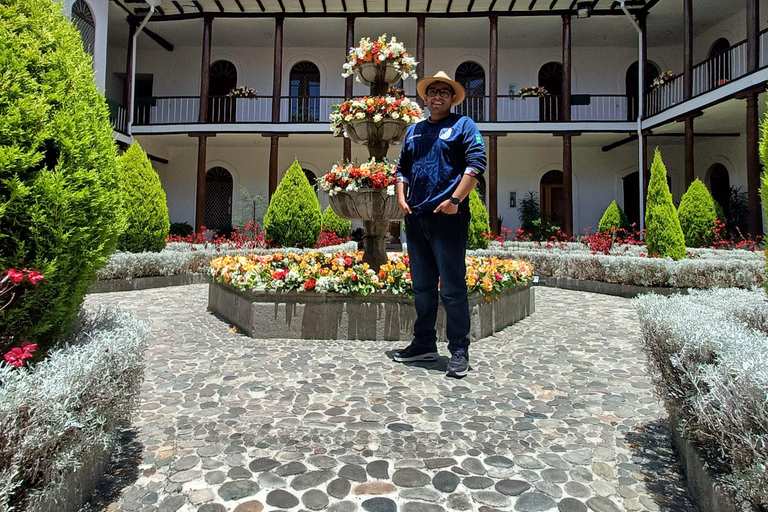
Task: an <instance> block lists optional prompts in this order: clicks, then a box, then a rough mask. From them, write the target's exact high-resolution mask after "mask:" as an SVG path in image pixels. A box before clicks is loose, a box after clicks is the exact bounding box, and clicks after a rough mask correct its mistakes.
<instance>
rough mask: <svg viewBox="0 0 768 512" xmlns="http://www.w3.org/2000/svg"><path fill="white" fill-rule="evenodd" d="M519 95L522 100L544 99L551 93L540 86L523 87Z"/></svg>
mask: <svg viewBox="0 0 768 512" xmlns="http://www.w3.org/2000/svg"><path fill="white" fill-rule="evenodd" d="M518 94H519V95H520V97H521V98H543V97H544V96H549V91H547V90H546V89H545V88H544V87H542V86H540V85H536V86H533V87H521V88H520V91H518Z"/></svg>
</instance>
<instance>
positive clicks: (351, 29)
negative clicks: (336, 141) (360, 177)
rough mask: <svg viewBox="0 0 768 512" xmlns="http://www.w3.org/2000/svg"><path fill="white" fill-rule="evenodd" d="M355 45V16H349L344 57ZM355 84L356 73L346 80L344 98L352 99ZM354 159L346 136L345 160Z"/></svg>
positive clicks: (349, 141)
mask: <svg viewBox="0 0 768 512" xmlns="http://www.w3.org/2000/svg"><path fill="white" fill-rule="evenodd" d="M354 46H355V18H354V17H352V16H350V17H349V18H347V48H346V49H345V52H344V58H346V57H347V55H348V54H349V49H350V48H352V47H354ZM354 84H355V75H352V76H348V77H347V78H346V79H345V80H344V99H347V100H349V99H352V88H353V87H354ZM351 159H352V141H351V140H349V139H348V138H347V137H344V160H345V161H349V160H351Z"/></svg>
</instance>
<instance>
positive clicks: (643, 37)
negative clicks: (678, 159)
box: [635, 13, 648, 156]
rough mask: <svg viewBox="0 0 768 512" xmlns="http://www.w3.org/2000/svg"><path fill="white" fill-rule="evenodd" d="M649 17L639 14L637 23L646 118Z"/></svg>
mask: <svg viewBox="0 0 768 512" xmlns="http://www.w3.org/2000/svg"><path fill="white" fill-rule="evenodd" d="M647 19H648V18H647V16H646V14H644V13H643V14H639V15H638V16H637V23H638V25H640V44H641V52H642V55H641V56H640V61H641V62H638V63H637V72H638V73H640V72H641V71H642V73H643V83H642V86H641V88H640V91H639V92H638V95H642V96H640V97H642V98H643V111H642V112H640V115H641V116H642V117H643V119H645V113H646V112H647V111H648V75H647V74H646V70H647V69H648V33H647V32H646V28H647V23H646V21H647ZM641 66H642V67H641ZM635 111H637V109H635ZM645 155H646V156H647V155H648V152H647V151H646V152H645Z"/></svg>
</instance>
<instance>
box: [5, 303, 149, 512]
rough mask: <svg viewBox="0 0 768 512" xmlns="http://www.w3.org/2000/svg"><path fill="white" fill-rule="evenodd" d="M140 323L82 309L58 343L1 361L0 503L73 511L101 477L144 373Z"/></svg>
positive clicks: (127, 316) (111, 313) (115, 314)
mask: <svg viewBox="0 0 768 512" xmlns="http://www.w3.org/2000/svg"><path fill="white" fill-rule="evenodd" d="M146 333H147V330H146V326H145V325H144V324H142V323H139V322H137V321H136V320H135V319H134V318H133V317H132V316H131V315H130V314H128V313H124V312H120V311H117V310H102V311H91V310H87V309H86V310H84V311H83V312H82V313H81V315H80V319H79V321H78V323H77V325H76V326H75V329H74V331H73V334H72V335H70V337H69V339H67V340H65V346H64V348H61V349H58V350H54V351H52V352H50V353H49V355H48V357H47V358H46V359H45V360H44V361H42V362H40V363H37V364H35V365H34V367H33V368H32V369H31V370H29V369H27V368H20V369H19V368H15V367H13V366H11V365H6V364H0V438H1V439H3V442H2V443H0V510H11V509H13V510H31V511H38V510H57V511H59V510H77V509H78V507H79V505H80V504H81V503H82V502H83V501H84V500H85V499H87V498H88V497H89V496H90V493H91V491H92V490H93V488H94V487H95V484H96V482H97V481H98V479H99V477H100V474H99V473H100V471H99V468H100V466H103V465H104V463H105V461H106V459H107V457H105V454H108V453H109V448H110V446H111V444H112V442H113V441H114V439H115V427H116V425H117V422H119V421H121V420H123V419H127V418H129V417H130V414H131V412H132V411H133V409H134V407H135V405H136V404H137V400H138V396H139V391H140V386H141V382H142V380H143V374H144V349H145V339H146Z"/></svg>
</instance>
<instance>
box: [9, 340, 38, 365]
mask: <svg viewBox="0 0 768 512" xmlns="http://www.w3.org/2000/svg"><path fill="white" fill-rule="evenodd" d="M35 349H37V345H36V344H35V343H29V342H28V341H25V342H24V343H22V344H21V348H19V347H14V348H12V349H11V350H10V352H8V353H7V354H5V356H4V358H5V360H6V362H7V363H8V364H10V365H11V366H13V367H15V368H21V367H22V366H24V360H25V359H29V358H30V357H32V354H34V352H35Z"/></svg>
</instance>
